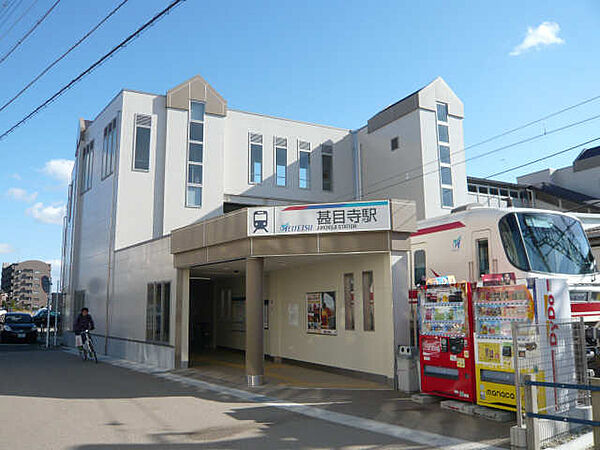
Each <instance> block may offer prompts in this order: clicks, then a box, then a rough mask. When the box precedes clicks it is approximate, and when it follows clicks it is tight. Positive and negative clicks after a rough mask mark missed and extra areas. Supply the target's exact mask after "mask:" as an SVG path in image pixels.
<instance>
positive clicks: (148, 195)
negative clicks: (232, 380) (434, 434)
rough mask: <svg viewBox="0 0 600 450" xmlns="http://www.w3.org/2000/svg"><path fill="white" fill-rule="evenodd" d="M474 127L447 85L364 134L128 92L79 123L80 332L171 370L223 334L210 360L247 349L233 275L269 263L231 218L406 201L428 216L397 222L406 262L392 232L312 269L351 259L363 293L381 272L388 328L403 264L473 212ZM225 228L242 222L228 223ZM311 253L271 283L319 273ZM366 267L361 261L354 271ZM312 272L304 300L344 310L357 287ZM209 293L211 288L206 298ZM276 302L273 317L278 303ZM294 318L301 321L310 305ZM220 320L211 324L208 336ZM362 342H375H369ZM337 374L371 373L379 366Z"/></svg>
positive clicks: (192, 85)
mask: <svg viewBox="0 0 600 450" xmlns="http://www.w3.org/2000/svg"><path fill="white" fill-rule="evenodd" d="M462 119H463V105H462V102H461V101H460V99H459V98H458V97H457V96H456V95H455V94H454V93H453V92H452V90H451V89H450V88H449V87H448V85H447V84H446V83H445V82H444V81H443V80H442V79H441V78H438V79H436V80H435V81H433V82H432V83H431V84H429V85H427V86H425V87H424V88H423V89H421V90H419V91H417V92H415V93H413V94H411V95H409V96H408V97H406V98H404V99H403V100H400V101H399V102H396V103H394V104H393V105H391V106H390V107H388V108H386V109H384V110H382V111H381V112H379V113H377V114H376V115H374V116H373V117H372V118H371V119H369V120H368V121H367V124H366V125H365V126H364V127H362V128H360V129H357V130H349V129H343V128H336V127H331V126H326V125H317V124H312V123H306V122H299V121H295V120H290V119H283V118H277V117H271V116H266V115H262V114H256V113H249V112H244V111H238V110H232V109H229V108H228V107H227V102H226V101H225V99H224V98H223V97H222V96H221V95H220V94H219V93H218V92H217V91H216V90H215V89H214V88H213V87H212V86H210V85H209V84H208V83H207V82H206V81H205V80H204V79H202V77H200V76H196V77H194V78H192V79H190V80H188V81H186V82H184V83H182V84H180V85H178V86H176V87H174V88H172V89H170V90H168V91H167V93H166V95H160V94H148V93H141V92H134V91H128V90H124V91H121V92H120V93H119V94H118V95H117V96H116V97H115V98H114V99H113V100H112V101H111V102H110V103H109V104H108V105H107V106H106V107H105V108H104V110H103V111H101V112H100V114H99V115H98V116H97V117H96V118H95V119H94V120H91V121H88V120H83V119H82V120H80V130H79V136H78V142H77V148H76V161H75V166H74V170H73V176H72V183H71V185H70V188H69V199H68V200H69V201H68V207H67V216H66V217H65V224H64V234H63V255H62V261H63V265H62V277H61V280H62V286H61V291H62V292H63V293H65V298H66V302H65V308H66V309H65V315H66V324H67V327H68V325H69V321H70V320H72V319H73V317H74V315H75V314H76V312H77V311H78V310H79V309H80V308H81V307H82V306H84V305H85V306H87V307H89V308H90V310H91V311H92V314H93V315H94V317H95V321H96V332H97V333H98V334H99V335H100V336H103V337H104V338H105V349H106V351H107V352H108V353H111V354H115V355H119V356H122V357H127V358H130V359H136V360H152V361H153V362H155V363H156V364H159V365H162V366H168V367H173V366H176V365H179V364H181V363H182V362H183V363H185V364H187V361H188V353H189V348H190V346H191V345H192V343H193V341H194V339H195V337H194V336H193V335H194V333H195V331H194V330H195V329H197V328H198V327H200V328H201V327H202V326H205V327H210V328H211V331H210V333H209V334H210V335H211V336H213V338H212V339H211V342H210V346H225V347H233V348H237V347H239V346H240V345H241V344H240V342H242V341H241V340H240V339H243V338H242V336H243V333H244V332H243V331H242V330H240V329H239V328H241V326H240V325H239V323H237V325H236V324H235V323H234V322H239V320H240V318H239V317H237V316H236V317H237V319H235V318H234V314H233V309H235V308H236V307H238V309H239V303H236V301H240V302H241V301H242V300H240V299H242V298H244V297H245V293H244V290H245V285H244V281H243V279H244V276H245V266H243V265H242V266H241V267H238V266H237V265H236V264H237V263H236V264H233V263H231V261H229V260H231V259H233V260H236V261H243V260H245V259H248V258H251V257H254V256H253V255H255V253H252V252H249V253H248V252H246V253H245V252H244V251H242V250H239V254H238V253H235V252H234V250H233V248H238V247H237V244H238V243H239V242H241V241H243V242H246V241H247V242H254V241H253V240H251V239H250V238H249V237H248V236H247V235H246V234H244V233H241V231H240V230H239V227H240V226H241V225H240V223H244V224H245V222H244V220H245V219H243V220H242V219H239V218H238V219H229V217H238V216H236V213H238V212H239V211H238V210H242V211H246V209H243V208H245V207H257V206H266V207H279V206H282V205H298V204H307V203H311V204H326V205H327V204H334V205H337V204H338V202H342V203H344V202H345V203H347V202H351V201H358V202H368V201H370V200H378V199H385V198H398V199H403V200H405V201H408V203H407V204H409V205H415V206H414V207H408V206H407V207H406V208H404V209H403V211H404V212H405V214H406V217H405V218H404V219H402V220H401V219H399V218H398V219H397V222H396V225H395V226H396V231H393V226H392V225H390V227H389V228H388V229H386V231H385V232H386V233H392V232H394V233H400V231H398V230H401V229H402V230H404V234H402V239H400V238H399V237H398V236H399V235H396V237H398V239H399V240H398V243H397V244H394V245H395V247H394V248H391V247H390V246H389V245H388V244H390V243H391V242H395V241H393V239H391V238H390V237H389V236H388V235H386V236H388V237H384V236H383V235H380V234H376V233H380V232H384V231H383V230H379V231H377V232H376V233H375V234H360V233H359V236H360V237H362V238H363V239H364V238H365V237H366V236H374V237H373V240H372V241H370V240H369V239H367V240H366V241H365V242H363V243H360V244H359V243H356V242H354V241H352V239H355V238H356V239H358V236H355V237H353V238H352V239H350V238H349V237H348V239H350V241H346V240H344V239H342V238H340V239H341V240H340V242H346V244H347V245H344V246H342V247H340V248H338V250H337V253H336V252H335V251H334V249H332V251H331V252H330V253H329V254H327V255H323V254H321V253H319V252H317V253H318V255H319V258H318V261H312V263H314V264H321V265H322V269H323V270H325V269H326V268H328V267H329V266H328V262H327V261H326V259H331V258H333V257H334V255H333V254H334V253H335V254H337V257H338V258H341V259H342V260H344V259H345V258H346V259H348V264H349V267H353V268H355V269H356V271H358V272H352V273H355V275H354V276H355V277H356V279H357V281H356V283H357V286H358V285H362V281H361V282H359V281H358V280H359V277H360V279H361V280H362V273H363V272H370V270H369V269H368V268H369V267H377V268H378V269H377V271H376V273H375V272H374V273H373V274H372V279H373V280H374V281H373V283H374V284H375V289H376V290H377V291H378V292H382V293H385V294H382V295H383V296H384V297H385V300H380V301H382V302H385V303H384V304H386V306H385V309H380V310H378V314H382V316H381V317H382V318H381V319H378V320H385V319H384V317H386V316H385V312H384V311H385V310H386V309H390V308H391V307H392V306H391V305H392V303H393V301H392V291H393V283H392V279H391V271H392V269H391V267H392V266H394V264H396V263H397V259H398V258H400V259H401V260H402V258H404V259H403V261H404V263H403V264H408V262H407V257H406V255H403V256H402V255H398V254H395V253H394V252H406V251H407V250H408V247H407V244H406V242H405V241H407V236H408V234H407V233H409V232H410V231H411V230H412V229H414V226H415V223H416V220H417V219H422V218H427V217H434V216H437V215H440V214H445V213H447V212H449V211H451V210H452V208H454V207H455V206H459V205H462V204H464V203H466V202H467V184H466V173H465V166H464V164H463V163H462V161H464V154H463V153H462V152H463V149H464V145H463V129H462ZM411 202H412V203H411ZM357 205H359V206H360V205H364V203H357ZM359 206H357V208H358V207H359ZM240 213H241V212H240ZM232 214H233V216H232ZM243 214H246V213H245V212H244V213H243ZM222 217H225V218H228V219H222V220H223V221H221V218H222ZM244 217H246V216H244ZM240 220H241V222H240ZM214 221H217V222H218V223H219V224H220V225H219V226H220V227H224V229H222V230H216V231H214V233H216V234H217V235H219V233H225V235H227V236H235V238H233V237H232V238H231V239H230V241H231V244H230V245H231V247H228V245H229V244H228V245H225V244H226V242H229V240H227V239H226V240H219V239H216V238H215V235H209V234H206V235H205V234H203V233H205V232H206V233H208V231H202V233H200V232H199V231H193V230H195V228H194V227H195V226H196V224H210V223H213V222H214ZM214 223H216V222H214ZM401 223H402V224H403V225H401ZM244 226H245V225H244ZM186 227H192V229H193V230H192V231H190V233H187V234H186V233H183V235H185V236H190V237H189V239H198V242H195V243H190V242H188V243H187V245H186V246H183V247H184V248H185V251H183V250H182V252H183V253H185V254H186V255H188V256H189V255H192V256H194V257H193V258H192V256H189V257H190V258H192V259H189V260H187V259H185V258H184V260H183V262H181V261H182V257H180V258H179V259H178V260H179V261H180V263H178V264H176V263H175V260H176V259H177V258H178V255H177V251H176V250H175V247H176V246H175V247H174V243H173V241H172V239H173V237H174V236H175V234H177V233H176V232H177V230H182V229H185V228H186ZM202 227H204V225H202ZM230 228H233V229H230ZM202 229H203V230H205V228H202ZM209 229H212V228H211V226H209V225H206V230H209ZM243 231H244V232H246V230H245V228H244V230H243ZM228 233H229V234H228ZM236 233H238V234H236ZM240 233H241V234H240ZM350 235H352V236H354V235H353V234H352V233H350V234H348V236H350ZM375 236H376V237H375ZM211 239H216V240H214V246H213V247H210V249H212V250H210V249H209V250H201V249H205V248H206V246H205V245H204V243H206V242H209V241H211ZM228 239H229V238H228ZM248 239H250V240H248ZM253 239H254V238H253ZM282 239H283V238H278V239H276V241H277V242H278V244H277V245H283V246H288V245H291V246H292V247H293V246H294V245H295V244H292V242H295V241H294V239H289V240H287V239H283V240H282ZM379 239H382V240H381V241H379ZM375 241H376V242H375ZM260 242H264V240H263V241H260ZM400 242H402V244H401V243H400ZM383 244H385V245H383ZM252 245H254V244H252ZM298 245H299V247H298V249H304V250H303V252H306V254H304V253H303V254H302V255H299V254H295V253H294V252H293V251H291V250H290V248H288V247H286V248H280V249H279V252H280V253H281V254H285V255H286V256H288V257H289V258H290V259H289V261H288V260H286V262H283V261H279V260H274V261H275V262H276V263H277V264H275V265H272V264H271V263H270V262H268V261H267V263H266V271H267V272H268V273H271V272H273V273H274V272H277V271H279V270H280V269H281V270H283V267H284V266H286V265H287V266H288V267H289V269H288V270H290V271H291V272H290V274H289V277H291V278H290V279H292V278H293V275H292V272H293V271H296V272H297V270H298V269H297V268H298V267H301V266H302V267H303V264H304V266H306V265H310V264H311V260H310V258H309V257H316V255H314V254H313V253H311V251H310V249H312V248H313V247H312V246H311V244H310V243H307V244H306V246H302V245H300V244H298ZM382 245H383V247H382ZM390 245H391V244H390ZM217 246H218V248H219V250H218V251H219V252H223V253H222V254H221V253H220V255H221V256H222V257H219V258H217V257H215V258H214V259H212V260H208V259H202V258H201V257H199V256H198V255H199V254H200V253H199V252H201V251H202V252H209V251H217V250H215V249H216V248H217ZM183 247H182V248H183ZM244 248H245V247H244ZM319 249H322V247H321V246H319ZM352 249H357V250H356V251H353V250H352ZM284 250H285V251H284ZM236 251H237V250H236ZM298 251H300V250H298ZM319 251H320V250H319ZM361 254H364V257H362V258H361V257H360V255H361ZM235 255H237V256H235ZM275 255H277V252H276V249H271V250H270V253H264V254H261V256H260V257H261V258H265V257H267V256H268V257H269V258H271V259H273V258H275V257H276V256H275ZM293 255H296V257H292V256H293ZM352 255H354V258H358V261H353V262H350V260H351V259H352V258H353V256H352ZM188 256H186V258H187V257H188ZM280 257H282V256H281V255H279V256H277V258H280ZM236 258H237V259H236ZM307 258H308V259H307ZM369 258H371V259H370V260H369ZM394 258H396V259H394ZM392 260H393V261H394V262H393V263H391V262H390V261H392ZM227 261H229V262H227ZM369 261H371V262H369ZM280 262H281V263H282V264H284V265H283V266H281V267H280V266H279V265H278V264H279V263H280ZM216 264H220V266H219V267H226V269H219V268H218V267H216V266H215V265H216ZM227 264H233V265H232V266H231V267H229V266H227ZM314 267H318V266H314ZM314 267H313V268H312V269H310V270H309V269H308V268H306V269H302V273H301V274H300V275H299V276H298V278H297V280H300V279H302V280H304V282H303V283H300V284H299V285H301V284H303V285H304V286H306V289H309V288H310V284H311V283H312V284H313V285H314V286H313V288H314V289H315V290H319V289H320V290H323V289H332V287H333V288H335V291H337V292H338V296H340V295H341V293H342V292H343V291H344V286H343V281H340V282H339V283H337V282H335V283H333V286H323V284H327V283H325V279H324V278H323V276H322V275H320V274H319V273H318V271H315V269H314ZM340 267H341V266H340ZM361 267H362V269H360V268H361ZM398 267H399V266H398ZM329 269H330V270H333V269H334V268H333V267H329ZM359 269H360V270H359ZM405 269H406V268H405ZM336 270H337V271H339V270H343V268H338V269H336ZM349 270H350V269H349ZM398 270H400V269H398ZM337 271H336V273H335V277H334V278H335V279H336V280H337V279H338V278H339V279H340V280H343V275H344V274H343V273H337ZM400 272H401V270H400ZM405 272H406V274H405V275H404V276H405V277H406V276H407V275H408V270H407V269H406V270H405ZM323 273H325V272H323ZM349 273H350V272H349ZM265 276H266V277H267V278H268V277H271V278H270V279H271V280H272V281H270V282H269V283H267V284H268V286H269V288H268V289H272V290H271V292H275V291H274V290H277V289H278V291H277V292H278V294H277V295H278V296H279V297H281V299H282V300H281V301H283V299H284V298H285V287H284V286H285V285H286V284H287V283H283V284H281V283H282V282H281V280H283V277H284V276H288V275H285V274H284V273H283V272H281V274H279V275H278V276H277V277H275V278H274V277H273V275H265ZM340 277H341V278H340ZM307 280H312V281H307ZM365 280H367V279H365ZM205 281H210V283H209V285H208V286H207V285H205V283H204V282H205ZM330 284H331V283H330ZM318 285H319V286H318ZM290 286H292V284H290ZM265 289H267V288H266V287H265ZM290 289H291V287H290ZM298 289H299V290H300V289H301V288H300V287H298ZM236 292H237V294H236ZM269 295H270V296H271V299H269V300H270V301H272V299H273V297H274V294H269ZM294 295H298V294H297V293H296V294H294ZM366 295H370V294H369V293H367V294H366ZM200 298H210V300H205V301H201V300H200ZM236 299H237V300H236ZM178 301H179V302H183V303H177V302H178ZM195 302H196V304H195ZM198 302H199V303H198ZM225 304H226V305H228V306H224V305H225ZM294 304H296V305H297V306H298V307H299V308H300V311H303V307H302V306H300V303H294ZM194 305H195V306H194ZM236 305H238V306H236ZM221 307H222V308H225V312H224V313H223V315H221V312H222V310H221V309H219V308H221ZM273 308H275V309H276V310H277V313H276V314H278V315H279V318H280V321H279V322H273V326H274V327H280V329H281V330H282V331H281V332H282V333H285V332H286V330H287V329H286V327H284V326H283V325H282V322H281V320H283V316H284V315H286V314H292V313H290V312H289V311H288V310H284V309H279V308H283V307H282V306H281V302H274V306H273ZM292 309H293V308H292ZM242 310H243V308H242ZM274 311H275V310H274ZM274 311H273V313H275V312H274ZM238 313H240V311H238ZM195 316H198V320H197V321H196V322H194V323H190V328H189V329H188V328H187V322H188V321H190V320H192V319H190V318H191V317H195ZM207 316H210V317H211V320H209V321H207V323H205V324H204V325H202V326H200V325H199V323H200V322H202V317H205V318H206V317H207ZM300 316H302V313H300ZM288 318H289V317H288ZM234 319H235V320H234ZM338 320H340V321H341V318H340V317H339V316H338ZM221 322H227V324H224V323H221ZM219 325H220V326H219ZM236 327H238V331H236ZM367 328H368V327H367ZM393 329H394V325H393V324H392V323H391V322H390V323H389V324H387V325H385V326H382V327H378V328H377V330H378V332H379V333H384V334H382V335H378V338H377V339H381V340H382V341H385V340H386V339H387V338H388V337H389V336H388V335H389V333H392V330H393ZM224 330H226V331H224ZM363 332H366V335H368V336H370V335H371V334H372V333H370V331H369V330H368V329H367V330H363ZM211 333H212V334H211ZM223 333H225V335H224V334H223ZM236 333H237V334H236ZM392 334H393V333H392ZM304 338H305V336H304V334H302V338H299V339H300V340H301V341H302V344H301V345H302V346H304V345H306V342H305V340H303V339H304ZM338 338H340V336H339V335H338ZM285 339H286V338H285V335H282V334H279V335H277V336H273V335H272V337H271V338H270V339H268V340H267V339H266V341H267V342H278V343H279V344H278V345H282V344H281V342H282V340H285ZM273 340H274V341H273ZM351 340H352V338H351V337H348V338H347V342H351ZM393 341H394V339H393V338H391V340H390V342H392V343H393ZM235 342H237V344H236V343H235ZM328 342H334V341H333V340H330V341H328ZM272 345H273V346H275V344H272ZM290 345H292V344H290ZM294 345H296V346H297V345H300V343H299V342H295V344H294ZM296 348H298V347H296ZM271 351H273V350H271ZM278 353H279V355H277V354H275V355H274V356H283V354H284V353H285V352H284V351H283V350H282V349H281V347H280V350H278ZM308 353H310V352H308ZM308 353H307V352H301V353H299V354H294V355H291V356H290V358H296V359H300V360H304V361H309V362H317V363H322V364H327V361H323V360H322V358H321V359H318V358H317V359H318V360H315V361H312V360H311V357H310V355H309V354H308ZM390 360H391V361H393V356H392V357H391V359H390ZM390 364H391V366H390ZM331 365H335V364H334V363H333V362H332V363H331ZM338 365H339V366H342V367H345V368H349V369H356V370H364V371H368V364H367V365H365V364H363V363H361V364H356V363H355V362H348V363H343V364H342V363H340V364H338ZM376 366H377V367H378V369H377V370H376V371H375V372H376V373H377V374H379V375H383V376H386V377H388V378H390V377H393V373H392V372H393V369H391V368H390V367H393V363H390V362H389V361H387V362H383V361H379V362H378V363H377V364H376Z"/></svg>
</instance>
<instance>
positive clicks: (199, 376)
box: [66, 350, 511, 450]
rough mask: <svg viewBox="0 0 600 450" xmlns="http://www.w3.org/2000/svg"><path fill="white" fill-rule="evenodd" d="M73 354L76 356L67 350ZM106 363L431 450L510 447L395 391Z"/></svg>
mask: <svg viewBox="0 0 600 450" xmlns="http://www.w3.org/2000/svg"><path fill="white" fill-rule="evenodd" d="M66 351H68V352H70V353H73V352H72V351H71V350H66ZM100 359H101V361H102V362H105V363H109V364H113V365H116V366H119V367H123V368H127V369H130V370H135V371H138V372H144V373H151V374H154V375H155V376H157V377H160V378H163V379H165V380H169V381H174V382H178V383H181V384H183V385H185V386H188V387H190V388H193V389H201V390H204V391H209V392H213V393H217V394H219V395H223V396H228V397H235V398H238V399H241V400H244V401H251V402H255V403H259V404H262V405H264V406H269V407H277V408H281V409H284V410H287V411H292V412H295V413H297V414H302V415H305V416H309V417H313V418H318V419H320V420H325V421H328V422H332V423H336V424H340V425H344V426H348V427H352V428H355V429H362V430H365V431H370V432H377V433H381V434H384V435H387V436H391V437H394V438H397V439H402V440H408V441H411V442H414V443H416V444H420V445H421V446H425V447H426V448H436V447H437V448H448V449H456V450H458V449H493V448H499V447H504V448H508V447H510V439H509V435H510V426H511V424H510V423H508V424H505V423H496V422H490V421H488V420H486V419H482V418H479V417H472V416H465V415H462V414H458V413H455V412H451V411H448V410H443V409H441V408H440V407H439V405H438V404H437V403H434V404H431V405H417V404H415V403H413V402H412V401H411V400H410V398H408V397H407V396H405V395H403V394H402V393H399V392H397V391H394V390H391V389H373V390H365V389H362V390H357V389H328V388H295V387H289V386H286V385H284V384H265V385H264V386H261V387H258V388H248V387H247V386H246V384H245V380H242V381H241V382H235V381H234V380H233V379H231V377H229V376H224V377H222V378H220V379H217V378H215V375H218V373H215V372H214V371H212V373H211V374H208V375H206V374H204V373H203V371H202V370H199V369H185V370H174V371H168V370H164V369H157V368H155V367H150V366H146V365H143V364H139V363H134V362H131V361H124V360H119V359H114V358H110V357H101V358H100Z"/></svg>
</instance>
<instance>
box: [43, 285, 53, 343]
mask: <svg viewBox="0 0 600 450" xmlns="http://www.w3.org/2000/svg"><path fill="white" fill-rule="evenodd" d="M41 282H42V289H43V291H44V292H45V293H46V298H47V303H46V305H47V306H46V312H47V316H46V348H48V347H49V346H50V312H51V311H52V299H51V295H50V290H51V286H52V282H51V281H50V278H49V277H47V276H46V275H44V276H43V277H42V279H41Z"/></svg>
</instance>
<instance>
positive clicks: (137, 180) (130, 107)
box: [115, 91, 167, 249]
mask: <svg viewBox="0 0 600 450" xmlns="http://www.w3.org/2000/svg"><path fill="white" fill-rule="evenodd" d="M165 101H166V100H165V97H163V96H158V95H150V94H142V93H137V92H131V91H124V92H123V111H122V122H121V146H120V150H121V151H120V158H119V189H118V192H117V222H116V236H115V248H117V249H120V248H124V247H127V246H129V245H133V244H136V243H139V242H143V241H146V240H149V239H152V238H153V237H154V228H155V226H156V223H155V220H154V217H155V216H154V213H155V206H156V205H155V192H156V191H157V192H158V193H159V194H160V192H161V182H160V177H162V174H161V173H160V172H159V173H157V172H156V171H157V169H159V170H160V168H161V161H162V159H163V158H164V156H162V155H164V152H165V129H166V128H165V125H164V124H165V123H166V117H165V116H166V112H167V110H166V103H165ZM136 113H137V114H146V115H150V116H152V134H151V138H150V168H149V170H148V171H134V170H133V158H134V152H133V144H134V135H135V114H136ZM157 165H158V167H157ZM157 177H158V178H157ZM157 180H158V183H157ZM158 212H159V213H160V211H158Z"/></svg>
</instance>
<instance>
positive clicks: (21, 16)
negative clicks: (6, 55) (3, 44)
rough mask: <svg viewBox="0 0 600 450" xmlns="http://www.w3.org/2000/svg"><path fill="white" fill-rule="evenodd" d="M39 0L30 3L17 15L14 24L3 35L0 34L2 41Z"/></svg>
mask: <svg viewBox="0 0 600 450" xmlns="http://www.w3.org/2000/svg"><path fill="white" fill-rule="evenodd" d="M38 1H39V0H33V2H32V3H31V5H29V7H28V8H27V9H26V10H25V11H24V12H23V13H22V14H21V15H20V16H19V17H17V20H15V21H14V22H13V24H12V25H11V26H10V28H9V29H8V30H6V32H5V33H4V34H3V35H1V36H0V41H1V40H2V39H4V38H5V37H6V36H8V35H9V34H10V32H11V31H12V30H13V28H14V27H16V26H17V25H18V24H19V22H21V20H22V19H23V17H25V16H26V15H27V14H29V11H31V9H32V8H33V7H34V6H35V5H36V4H37V2H38Z"/></svg>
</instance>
